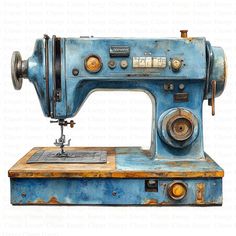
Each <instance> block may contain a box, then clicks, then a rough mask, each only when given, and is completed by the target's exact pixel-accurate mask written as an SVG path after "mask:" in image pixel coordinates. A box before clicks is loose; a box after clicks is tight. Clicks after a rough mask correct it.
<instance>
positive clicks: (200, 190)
mask: <svg viewBox="0 0 236 236" xmlns="http://www.w3.org/2000/svg"><path fill="white" fill-rule="evenodd" d="M196 187H197V190H196V204H204V202H205V199H204V194H205V184H204V183H198V184H197V186H196Z"/></svg>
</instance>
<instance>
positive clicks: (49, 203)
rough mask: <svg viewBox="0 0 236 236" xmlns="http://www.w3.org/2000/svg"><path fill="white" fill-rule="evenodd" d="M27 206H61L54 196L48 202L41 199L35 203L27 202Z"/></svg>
mask: <svg viewBox="0 0 236 236" xmlns="http://www.w3.org/2000/svg"><path fill="white" fill-rule="evenodd" d="M27 204H31V205H57V204H61V203H60V202H59V201H58V200H57V198H56V197H55V196H52V197H51V198H50V199H49V201H47V202H46V201H44V200H43V199H42V198H38V199H36V200H35V201H33V202H31V201H28V202H27Z"/></svg>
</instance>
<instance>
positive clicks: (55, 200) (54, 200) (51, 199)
mask: <svg viewBox="0 0 236 236" xmlns="http://www.w3.org/2000/svg"><path fill="white" fill-rule="evenodd" d="M47 203H48V204H60V202H59V201H58V200H57V198H56V197H51V198H50V200H49V201H48V202H47Z"/></svg>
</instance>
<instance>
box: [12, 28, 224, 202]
mask: <svg viewBox="0 0 236 236" xmlns="http://www.w3.org/2000/svg"><path fill="white" fill-rule="evenodd" d="M11 67H12V72H11V73H12V80H13V85H14V87H15V89H17V90H19V89H20V88H21V86H22V80H23V78H28V79H29V81H30V82H31V83H32V84H33V85H34V87H35V89H36V92H37V95H38V98H39V101H40V104H41V107H42V110H43V113H44V115H45V116H46V117H50V118H51V122H56V123H58V124H59V126H60V129H61V136H60V137H59V138H58V139H57V140H56V141H55V145H56V147H44V148H33V149H32V150H31V151H30V152H29V153H27V154H26V155H25V156H24V157H23V158H22V159H21V160H19V161H18V162H17V163H16V164H15V165H14V166H13V167H12V168H11V169H10V170H9V177H10V180H11V203H12V204H14V205H15V204H16V205H18V204H19V205H21V204H23V205H24V204H62V205H64V204H79V205H80V204H81V205H82V204H86V205H93V204H98V205H221V204H222V177H223V175H224V172H223V170H222V169H221V168H220V167H219V166H218V165H217V164H216V163H215V162H214V161H213V160H212V159H211V158H210V157H209V156H208V155H207V154H206V153H205V152H204V148H203V127H202V104H203V100H204V99H206V100H208V104H209V105H210V106H212V115H214V114H215V97H217V96H219V95H221V93H222V92H223V90H224V86H225V79H226V65H225V56H224V52H223V50H222V48H220V47H213V46H211V44H210V42H208V41H206V39H205V38H191V37H188V36H187V31H186V30H182V31H181V38H174V39H169V38H167V39H126V38H93V37H80V38H58V37H56V36H53V37H52V38H49V37H48V36H47V35H45V36H44V39H38V40H37V41H36V44H35V48H34V52H33V55H32V56H31V57H30V58H29V59H28V60H22V59H21V55H20V53H19V52H14V53H13V56H12V61H11ZM101 89H104V90H108V89H109V90H115V89H119V90H122V89H125V90H127V89H129V90H142V91H145V92H146V93H147V94H148V95H149V96H150V98H151V100H152V103H153V122H152V139H151V145H150V149H149V150H142V149H141V148H138V147H87V148H83V147H80V148H79V147H69V145H70V140H68V141H67V140H66V138H65V135H64V132H63V128H64V127H65V126H67V125H69V126H71V127H73V126H74V124H75V123H74V121H73V120H71V121H67V120H66V119H67V118H70V117H73V116H75V115H76V113H77V112H78V111H79V109H80V108H81V106H82V104H83V103H84V101H85V100H86V98H87V97H88V95H89V94H90V93H91V92H93V91H95V90H101ZM66 146H68V147H66Z"/></svg>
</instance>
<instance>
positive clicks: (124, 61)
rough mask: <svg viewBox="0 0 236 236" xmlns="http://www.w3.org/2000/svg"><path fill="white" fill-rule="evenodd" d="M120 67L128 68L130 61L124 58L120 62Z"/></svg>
mask: <svg viewBox="0 0 236 236" xmlns="http://www.w3.org/2000/svg"><path fill="white" fill-rule="evenodd" d="M120 67H121V68H122V69H126V68H127V67H128V62H127V61H126V60H122V61H121V62H120Z"/></svg>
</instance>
